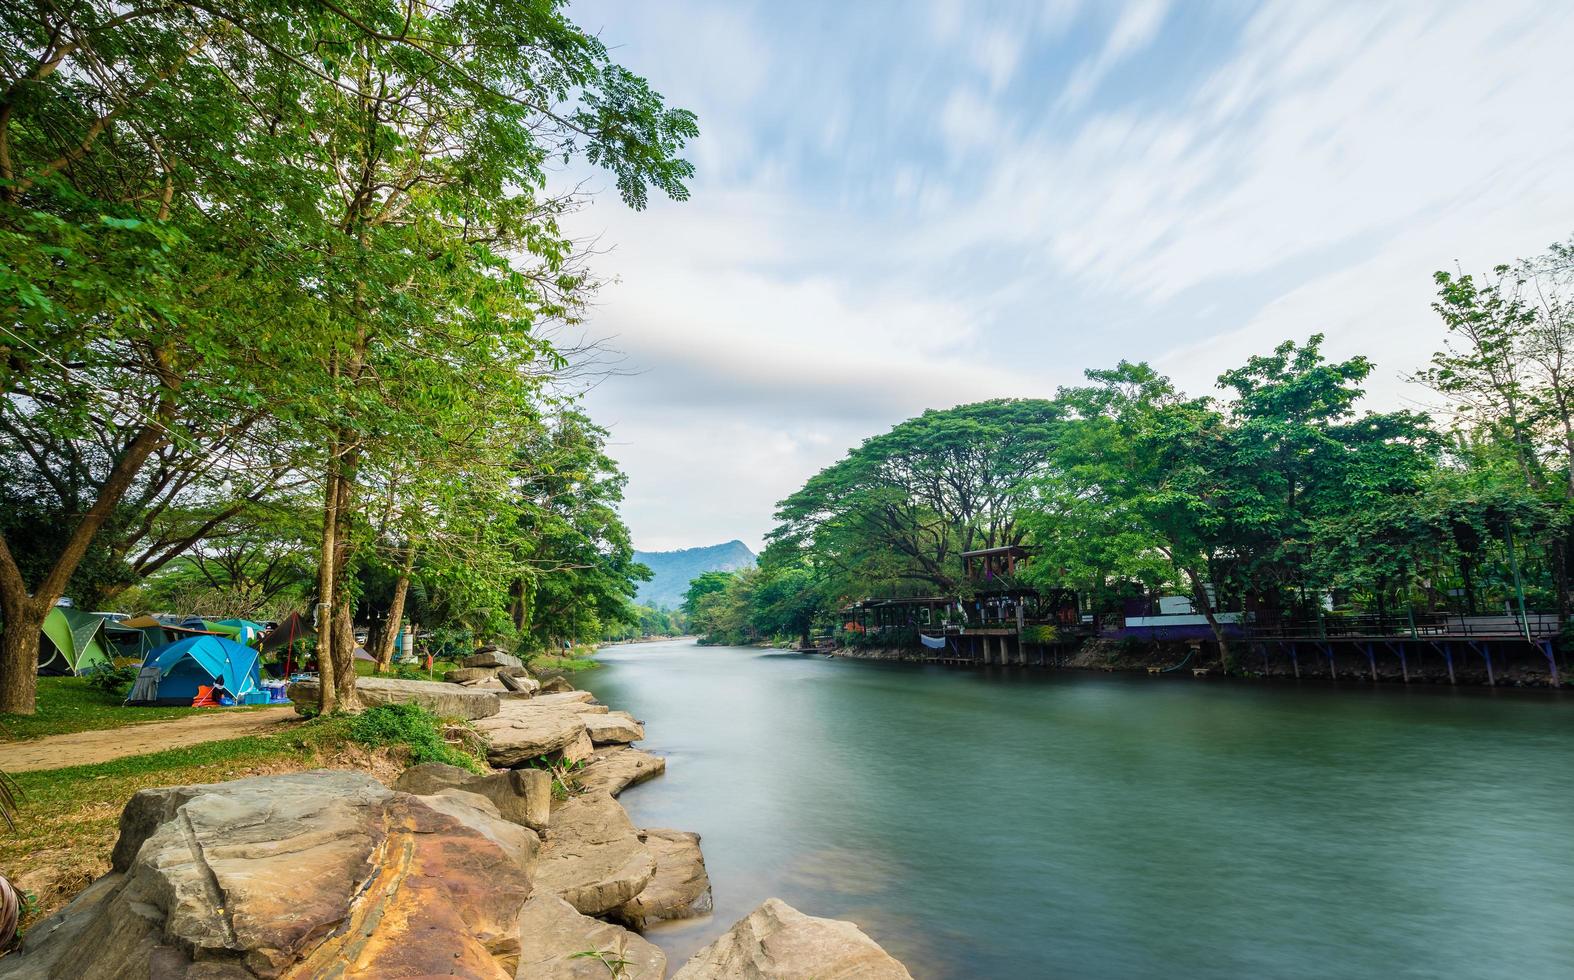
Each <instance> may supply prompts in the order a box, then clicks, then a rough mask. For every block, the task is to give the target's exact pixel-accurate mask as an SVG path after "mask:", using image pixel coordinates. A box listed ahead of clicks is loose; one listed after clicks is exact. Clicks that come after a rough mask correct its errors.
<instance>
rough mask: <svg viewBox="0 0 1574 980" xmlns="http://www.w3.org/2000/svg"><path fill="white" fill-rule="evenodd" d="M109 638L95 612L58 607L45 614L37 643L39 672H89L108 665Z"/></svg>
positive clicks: (110, 648)
mask: <svg viewBox="0 0 1574 980" xmlns="http://www.w3.org/2000/svg"><path fill="white" fill-rule="evenodd" d="M112 649H113V647H112V646H111V645H110V642H109V637H108V636H106V635H104V621H103V620H102V619H100V618H98V617H97V616H95V615H93V614H92V613H85V612H78V611H77V610H75V609H68V608H66V607H65V606H56V607H55V608H53V609H51V610H49V615H48V616H46V617H44V635H43V636H42V637H41V638H40V640H39V644H38V672H39V673H40V674H57V675H58V674H86V673H90V672H92V671H93V670H94V669H96V668H99V667H108V666H109V657H110V651H111V650H112Z"/></svg>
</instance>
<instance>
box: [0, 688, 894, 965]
mask: <svg viewBox="0 0 1574 980" xmlns="http://www.w3.org/2000/svg"><path fill="white" fill-rule="evenodd" d="M478 666H483V667H486V666H488V665H478ZM467 669H469V668H468V667H467ZM489 669H491V670H492V671H493V676H491V677H489V678H482V677H474V678H472V677H468V676H467V677H465V678H463V679H460V678H455V679H454V682H453V683H441V682H432V681H402V680H392V679H384V678H373V679H366V680H364V681H362V682H361V683H360V684H359V685H358V691H359V693H360V696H361V700H362V701H363V703H366V704H377V703H399V702H411V703H417V704H422V705H424V706H427V707H429V708H431V709H432V710H434V711H436V712H438V713H440V714H442V715H443V716H445V717H456V718H466V719H469V720H470V721H471V723H472V724H473V726H474V728H475V729H476V731H477V732H478V733H479V734H480V735H481V737H482V739H483V740H484V741H485V742H486V750H485V754H486V758H487V761H488V763H489V764H490V765H491V766H492V767H493V771H492V772H490V773H487V774H478V773H474V772H471V771H469V770H467V769H462V768H459V767H456V766H448V765H442V764H436V763H426V764H422V765H417V766H414V767H411V768H409V769H406V770H405V771H404V772H403V773H402V774H400V775H399V776H398V778H397V779H395V780H393V781H392V785H384V784H383V783H381V782H379V781H378V780H377V779H376V778H374V777H373V776H371V775H369V774H367V773H364V772H359V771H351V770H317V771H312V772H303V773H291V774H286V775H276V776H258V777H252V778H247V779H238V780H233V781H231V782H226V783H215V784H210V785H197V786H176V787H164V788H159V789H149V790H142V791H140V792H138V793H137V794H136V795H135V796H133V797H132V798H131V800H130V801H129V802H128V803H127V804H126V806H125V809H124V811H123V812H122V814H121V817H120V833H119V838H118V840H117V842H116V845H115V849H114V854H113V857H112V861H111V870H110V872H109V873H108V874H106V875H104V876H103V877H101V878H99V879H98V880H97V881H95V882H94V883H93V884H92V885H90V886H89V887H88V888H87V889H86V890H85V891H84V892H83V893H82V894H80V895H79V896H77V898H76V899H75V900H73V901H72V902H71V904H70V905H68V906H67V907H66V908H64V909H63V910H62V911H60V912H59V913H57V914H56V915H54V916H52V917H50V918H48V919H46V920H44V921H43V922H41V923H39V924H38V925H36V926H34V927H33V928H32V929H30V930H29V932H28V935H27V938H26V942H25V943H24V946H23V948H22V949H21V950H20V951H19V952H17V953H13V954H12V955H10V956H6V957H4V958H0V977H5V978H35V977H36V978H48V977H73V978H83V980H122V978H124V980H130V978H148V977H160V978H162V977H185V978H192V980H196V978H199V977H200V978H204V980H208V978H213V980H217V978H292V980H293V978H307V977H320V976H332V977H344V978H351V977H366V978H373V977H377V978H381V977H418V976H459V977H476V978H510V977H511V978H515V980H525V978H543V980H556V978H565V980H566V978H592V977H608V976H611V977H622V978H629V980H635V978H638V980H662V978H665V977H666V976H667V975H668V973H667V969H668V964H667V959H666V955H665V954H664V953H663V952H662V951H661V949H660V948H659V947H657V946H656V945H655V944H653V943H651V942H649V941H648V940H646V939H644V938H643V937H641V936H640V935H639V930H643V929H646V928H648V927H649V926H651V925H653V924H655V923H658V922H661V921H665V920H671V919H681V918H690V917H694V916H700V915H705V914H708V913H709V912H710V910H711V889H710V880H709V877H708V876H707V874H706V870H705V860H704V856H703V854H702V853H701V849H700V844H701V841H700V837H699V835H697V834H693V833H687V832H684V831H681V830H673V829H668V828H639V827H636V826H635V825H634V824H633V822H632V821H631V820H630V819H629V816H628V813H627V812H626V811H625V810H624V809H623V807H622V805H621V804H619V803H618V802H617V799H616V797H617V796H618V794H619V793H621V792H623V791H624V790H625V789H627V788H628V787H629V786H632V785H635V784H637V783H639V782H643V781H644V780H647V779H652V778H655V777H657V776H659V775H660V774H661V773H662V772H664V771H665V768H666V762H665V760H664V759H662V758H661V757H660V756H657V755H653V754H651V753H649V752H645V751H643V750H642V749H639V748H635V747H634V746H633V745H632V743H634V742H636V741H639V740H641V739H643V738H644V735H645V732H644V726H643V725H642V724H641V723H640V722H639V721H638V720H637V719H635V718H633V717H632V716H631V715H629V714H627V713H626V712H621V711H615V710H612V709H611V708H609V707H608V706H606V705H602V704H599V703H597V702H596V701H595V700H594V699H593V697H592V696H591V695H590V694H589V692H584V691H575V690H572V689H571V688H569V689H564V688H567V685H566V684H565V683H563V682H561V681H559V682H557V683H550V684H548V685H547V687H551V688H555V690H550V691H546V690H543V689H542V685H540V684H539V683H538V682H537V681H536V680H535V679H534V678H532V677H529V675H528V673H527V672H524V671H523V670H522V668H516V667H514V666H512V665H508V664H498V665H495V666H490V667H489ZM500 670H509V671H510V679H511V680H513V681H515V682H516V684H511V685H508V686H507V687H505V686H504V685H503V684H502V683H501V682H499V680H498V678H497V677H496V673H497V671H500ZM519 682H528V683H519ZM516 686H517V687H518V688H520V689H518V690H511V689H509V688H511V687H516ZM291 694H292V697H294V698H295V699H296V700H297V703H311V701H310V700H309V698H310V697H311V695H312V692H311V691H310V690H308V689H307V687H306V686H302V685H296V686H295V687H292V690H291ZM853 976H857V977H874V978H892V980H899V978H907V977H908V976H909V974H908V972H907V970H906V969H905V968H904V967H903V966H902V965H901V964H900V963H898V962H897V961H896V960H895V959H893V958H892V957H891V956H890V955H889V954H887V953H886V952H885V951H884V950H883V949H881V948H880V947H879V946H878V945H877V944H876V943H875V942H874V941H873V940H871V939H869V938H868V937H867V936H865V935H864V934H863V933H862V932H861V931H860V930H859V929H858V928H857V926H855V925H853V924H852V923H849V922H839V921H835V920H829V919H818V918H814V917H812V916H808V915H804V914H803V913H801V912H799V911H798V910H796V909H793V908H792V907H791V906H788V905H787V904H786V903H784V902H781V901H780V900H778V899H770V900H768V901H766V902H765V903H764V904H763V905H761V906H760V907H759V908H758V909H756V910H755V911H753V912H751V913H750V914H749V915H748V916H746V917H745V918H744V919H742V920H741V921H739V922H738V923H736V924H735V925H734V926H733V927H732V928H731V929H730V930H729V931H728V932H727V933H725V934H724V935H723V936H721V937H720V938H719V939H717V940H716V941H715V942H714V943H712V944H711V945H709V946H707V947H706V948H705V949H703V950H701V951H700V952H698V953H696V954H695V955H694V956H693V957H692V958H690V960H689V961H688V962H687V963H685V964H683V965H682V966H681V967H680V968H679V969H678V970H677V971H676V973H674V974H673V977H674V978H680V980H720V978H730V977H737V978H762V980H763V978H780V980H809V978H811V977H819V978H829V977H853Z"/></svg>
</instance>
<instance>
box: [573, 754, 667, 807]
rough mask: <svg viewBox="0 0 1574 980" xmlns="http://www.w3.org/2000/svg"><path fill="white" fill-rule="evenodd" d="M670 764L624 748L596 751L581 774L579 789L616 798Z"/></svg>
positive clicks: (664, 760)
mask: <svg viewBox="0 0 1574 980" xmlns="http://www.w3.org/2000/svg"><path fill="white" fill-rule="evenodd" d="M666 769H667V760H666V759H663V758H662V757H661V756H659V755H651V754H650V753H649V752H642V751H640V750H639V749H632V748H629V747H627V746H623V745H614V746H608V747H607V748H604V749H597V750H596V752H595V754H594V755H592V756H591V757H590V762H589V764H588V765H586V766H585V768H584V769H582V770H580V772H579V785H580V788H582V789H585V790H600V791H602V792H604V793H609V794H611V795H612V796H617V795H618V794H619V793H621V792H623V791H624V790H626V789H628V788H629V787H630V786H633V785H635V784H636V783H643V782H644V781H645V780H647V779H652V778H654V777H656V776H659V775H661V774H662V773H663V772H665V771H666Z"/></svg>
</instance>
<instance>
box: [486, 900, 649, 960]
mask: <svg viewBox="0 0 1574 980" xmlns="http://www.w3.org/2000/svg"><path fill="white" fill-rule="evenodd" d="M519 942H520V947H521V951H520V955H519V969H518V970H517V971H516V972H515V973H514V978H515V980H607V978H608V977H609V976H619V977H624V978H626V980H662V977H664V976H666V974H667V955H666V954H665V953H663V952H662V951H661V950H660V949H659V948H657V947H656V946H654V945H652V944H651V943H648V942H646V941H645V940H643V939H641V938H640V937H639V936H636V935H635V934H634V933H632V932H629V931H628V930H627V929H623V928H621V927H619V926H615V925H612V924H610V923H607V922H602V921H600V920H599V919H592V918H590V917H589V916H586V915H580V914H579V913H578V912H576V911H575V910H574V906H572V905H570V904H568V903H567V902H565V901H563V900H562V899H561V898H558V897H557V896H556V895H534V896H532V897H531V899H530V901H528V902H526V903H525V910H524V911H523V912H522V913H520V916H519ZM588 951H594V952H597V953H604V954H606V961H603V960H601V959H598V958H596V957H591V956H579V955H576V954H580V953H584V952H588ZM618 960H622V961H623V962H624V964H625V965H624V966H623V968H622V971H621V972H619V973H613V972H612V970H611V969H610V968H609V967H608V966H607V965H606V964H607V961H614V962H615V961H618Z"/></svg>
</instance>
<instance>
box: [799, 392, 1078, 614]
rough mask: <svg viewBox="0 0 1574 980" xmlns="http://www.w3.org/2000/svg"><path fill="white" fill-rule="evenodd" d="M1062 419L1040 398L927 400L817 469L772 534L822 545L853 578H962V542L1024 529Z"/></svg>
mask: <svg viewBox="0 0 1574 980" xmlns="http://www.w3.org/2000/svg"><path fill="white" fill-rule="evenodd" d="M1058 421H1059V409H1058V407H1057V406H1056V405H1055V404H1054V403H1052V402H1048V401H1043V400H1033V399H1024V400H1016V399H997V400H995V401H988V402H980V403H978V404H976V405H963V406H960V407H958V408H953V409H948V410H945V411H928V412H925V413H924V414H923V415H921V416H919V417H918V418H916V419H909V420H908V421H906V422H903V423H902V424H900V425H898V426H896V427H895V428H893V429H892V430H891V431H890V432H888V433H885V434H883V435H878V436H874V437H872V438H870V439H867V440H865V441H864V443H863V445H861V446H859V447H858V448H857V449H854V450H853V451H851V452H850V453H848V454H847V456H846V457H845V458H844V459H843V460H841V461H840V462H838V463H836V464H834V465H833V466H830V467H827V468H826V469H824V470H822V471H820V472H819V473H817V474H815V475H814V476H813V477H811V478H810V479H809V481H808V482H807V483H806V484H805V485H804V486H803V488H802V489H801V490H799V491H798V492H796V493H794V494H792V495H791V496H790V497H788V498H787V499H786V500H784V501H782V502H781V503H780V504H779V505H778V507H777V512H776V520H777V522H778V523H777V527H776V529H775V530H774V531H772V532H771V535H770V540H771V541H772V542H782V543H784V544H786V545H788V546H790V547H794V548H802V549H807V550H809V551H812V552H813V553H814V555H815V556H816V559H817V561H819V562H821V563H822V564H823V565H824V566H825V567H826V569H827V573H828V574H834V575H836V576H838V577H839V578H840V580H841V581H842V582H843V583H845V585H846V587H847V588H849V589H866V588H870V587H878V586H879V585H882V584H900V583H912V584H919V585H923V586H926V587H934V588H940V589H951V588H954V587H955V586H956V585H957V583H958V581H959V580H960V577H961V561H960V555H961V553H962V552H963V551H968V550H971V549H974V548H991V547H996V546H999V545H1008V544H1019V543H1021V541H1022V540H1023V537H1024V535H1025V533H1026V531H1025V529H1024V528H1023V527H1022V525H1021V523H1020V522H1019V520H1018V518H1019V515H1020V512H1021V508H1022V505H1023V503H1024V498H1023V494H1024V493H1025V491H1026V488H1027V487H1028V486H1029V485H1030V484H1031V482H1032V481H1033V479H1034V478H1035V477H1036V476H1038V475H1040V474H1041V473H1042V472H1043V471H1044V470H1045V468H1046V467H1047V466H1048V465H1049V461H1050V459H1051V457H1052V454H1053V451H1054V446H1055V439H1056V433H1057V429H1058ZM855 583H856V584H855Z"/></svg>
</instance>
